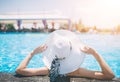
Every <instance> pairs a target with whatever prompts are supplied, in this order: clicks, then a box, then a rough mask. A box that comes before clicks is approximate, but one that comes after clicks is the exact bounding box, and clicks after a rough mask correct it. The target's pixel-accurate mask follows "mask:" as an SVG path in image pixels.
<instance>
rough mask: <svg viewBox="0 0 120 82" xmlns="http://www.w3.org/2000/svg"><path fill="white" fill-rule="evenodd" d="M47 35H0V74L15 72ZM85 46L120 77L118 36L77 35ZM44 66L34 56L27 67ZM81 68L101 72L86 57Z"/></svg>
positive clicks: (95, 63)
mask: <svg viewBox="0 0 120 82" xmlns="http://www.w3.org/2000/svg"><path fill="white" fill-rule="evenodd" d="M48 35H49V34H48V33H0V72H15V69H16V67H17V66H18V65H19V63H20V62H21V61H22V60H23V59H24V58H25V57H26V55H27V54H28V53H29V52H31V51H32V50H33V49H34V48H35V47H37V46H39V45H41V44H42V43H44V41H45V39H46V38H47V37H48ZM78 36H79V37H80V39H81V40H82V41H83V42H84V43H85V44H87V45H90V46H92V47H93V48H95V49H96V50H97V51H98V52H99V53H100V55H101V56H102V57H103V58H104V59H105V61H106V62H107V63H108V64H109V65H110V67H111V69H112V70H113V72H114V73H115V75H116V77H120V35H102V34H78ZM42 66H44V63H43V61H42V55H41V54H38V55H35V56H34V57H33V58H32V60H31V61H30V63H29V65H28V67H32V68H38V67H42ZM82 67H85V68H87V69H91V70H101V69H100V67H99V65H98V63H97V62H96V60H95V59H94V58H93V57H92V56H91V55H87V56H86V58H85V61H84V63H83V64H82Z"/></svg>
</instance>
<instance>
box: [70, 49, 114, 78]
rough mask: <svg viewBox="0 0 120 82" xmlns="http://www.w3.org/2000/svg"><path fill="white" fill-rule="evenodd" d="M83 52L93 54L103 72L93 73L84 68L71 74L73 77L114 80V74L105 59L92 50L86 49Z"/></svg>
mask: <svg viewBox="0 0 120 82" xmlns="http://www.w3.org/2000/svg"><path fill="white" fill-rule="evenodd" d="M81 51H83V52H85V53H87V54H92V55H93V56H94V57H95V59H96V60H97V61H98V63H99V65H100V67H101V69H102V71H91V70H87V69H84V68H79V69H78V70H76V71H74V72H73V73H71V74H72V75H76V76H81V77H88V78H96V79H112V78H114V73H113V72H112V70H111V69H110V67H109V66H108V64H107V63H106V62H105V61H104V59H103V58H102V57H101V56H100V55H99V54H98V53H97V52H96V51H95V50H94V49H92V48H90V47H84V48H83V49H81Z"/></svg>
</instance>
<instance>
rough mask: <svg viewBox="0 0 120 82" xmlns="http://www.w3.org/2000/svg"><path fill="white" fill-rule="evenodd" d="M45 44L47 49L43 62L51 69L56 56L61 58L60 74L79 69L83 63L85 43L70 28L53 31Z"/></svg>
mask: <svg viewBox="0 0 120 82" xmlns="http://www.w3.org/2000/svg"><path fill="white" fill-rule="evenodd" d="M45 44H46V45H47V49H46V50H45V51H44V52H43V62H44V63H45V65H46V66H47V67H48V69H50V67H51V63H52V61H53V59H54V58H56V57H57V58H60V59H61V60H60V74H67V73H70V72H73V71H75V70H77V69H78V68H79V67H80V65H81V64H82V63H83V60H84V58H85V53H83V52H81V51H80V48H81V47H83V46H84V45H83V44H82V43H81V41H80V39H79V38H78V36H77V35H76V34H75V33H73V32H71V31H68V30H57V31H54V32H52V33H51V34H50V35H49V36H48V38H47V40H46V42H45Z"/></svg>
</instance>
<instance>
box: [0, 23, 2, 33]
mask: <svg viewBox="0 0 120 82" xmlns="http://www.w3.org/2000/svg"><path fill="white" fill-rule="evenodd" d="M1 31H2V24H1V23H0V32H1Z"/></svg>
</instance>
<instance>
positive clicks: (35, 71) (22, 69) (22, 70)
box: [16, 45, 48, 76]
mask: <svg viewBox="0 0 120 82" xmlns="http://www.w3.org/2000/svg"><path fill="white" fill-rule="evenodd" d="M46 48H47V46H46V45H42V46H39V47H37V48H36V49H35V50H33V51H32V52H31V53H30V54H29V55H27V56H26V58H25V59H24V60H23V61H22V62H21V63H20V65H19V66H18V67H17V69H16V73H18V74H21V75H25V76H31V75H39V74H42V75H44V74H48V69H47V68H46V67H44V68H26V66H27V65H28V63H29V61H30V60H31V58H32V57H33V56H34V55H35V54H38V53H41V52H43V51H44V50H46Z"/></svg>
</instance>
